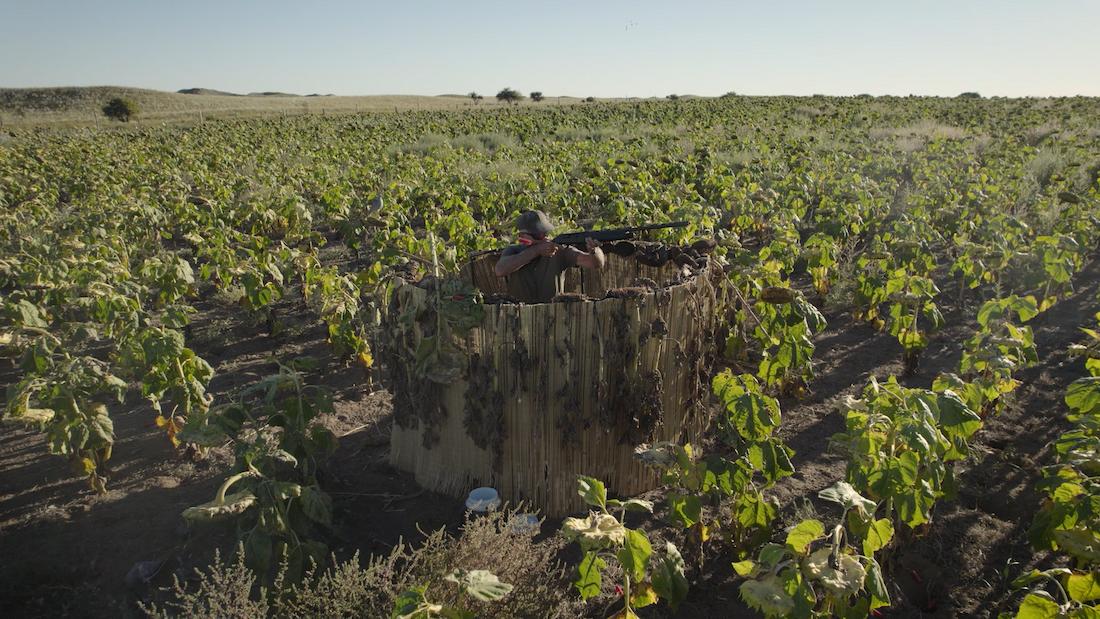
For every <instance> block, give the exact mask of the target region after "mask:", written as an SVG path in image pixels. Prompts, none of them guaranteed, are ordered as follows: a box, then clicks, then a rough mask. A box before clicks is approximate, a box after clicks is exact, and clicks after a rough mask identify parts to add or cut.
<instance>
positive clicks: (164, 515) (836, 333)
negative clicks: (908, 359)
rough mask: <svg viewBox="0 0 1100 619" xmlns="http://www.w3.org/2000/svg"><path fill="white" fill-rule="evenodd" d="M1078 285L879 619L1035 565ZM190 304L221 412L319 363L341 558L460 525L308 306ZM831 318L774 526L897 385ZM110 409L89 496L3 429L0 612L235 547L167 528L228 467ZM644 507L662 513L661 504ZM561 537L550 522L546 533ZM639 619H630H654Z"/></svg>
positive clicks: (59, 605) (95, 601) (996, 592)
mask: <svg viewBox="0 0 1100 619" xmlns="http://www.w3.org/2000/svg"><path fill="white" fill-rule="evenodd" d="M1077 281H1078V292H1077V293H1076V294H1074V295H1072V296H1071V297H1070V298H1068V299H1065V300H1063V301H1062V302H1060V303H1058V304H1057V305H1055V306H1054V307H1053V308H1052V309H1050V310H1049V311H1047V312H1046V313H1044V314H1042V315H1040V316H1039V317H1037V318H1036V319H1034V320H1033V321H1032V322H1031V323H1030V325H1031V326H1032V328H1033V329H1034V330H1035V338H1036V344H1037V347H1038V350H1039V359H1040V362H1039V364H1038V365H1036V366H1035V367H1033V368H1029V369H1027V370H1024V371H1022V372H1021V373H1020V374H1019V375H1018V377H1019V378H1020V379H1021V380H1022V381H1023V386H1022V387H1021V388H1020V390H1019V391H1018V392H1017V397H1016V399H1015V402H1014V404H1013V405H1012V406H1011V407H1010V408H1009V410H1007V411H1005V412H1004V413H1003V414H1001V415H1000V416H998V417H995V418H992V419H989V420H987V421H986V424H985V427H984V428H983V429H982V430H981V431H980V432H979V434H978V436H977V438H976V439H975V440H974V442H973V448H974V449H973V452H974V454H975V455H974V456H973V457H972V458H971V459H970V460H968V461H967V462H965V463H962V464H961V466H960V467H959V471H958V478H959V482H960V491H959V495H958V497H957V498H956V499H954V500H949V499H945V500H943V501H941V502H940V503H939V504H938V505H937V507H936V511H935V518H934V520H933V523H932V524H931V525H930V526H928V527H926V528H924V529H923V530H920V531H917V532H916V535H915V536H914V539H913V540H912V541H911V542H909V543H908V544H907V545H906V546H904V547H903V548H901V549H899V550H898V551H896V552H895V554H894V556H892V557H890V558H889V559H888V562H887V570H888V573H889V574H890V576H891V582H892V583H893V584H892V586H893V589H894V590H893V592H892V594H893V596H894V599H895V605H894V606H893V607H892V608H891V609H889V610H888V611H887V612H886V613H884V614H886V615H889V616H899V617H900V616H945V617H946V616H994V615H995V614H996V612H997V611H998V610H999V609H1003V608H1004V606H1003V605H1004V604H1006V603H1010V602H1011V601H1013V599H1014V598H1013V597H1012V593H1011V592H1010V591H1009V590H1008V587H1007V582H1008V581H1009V580H1011V578H1012V577H1013V576H1014V575H1015V574H1017V573H1019V572H1021V571H1024V570H1026V569H1030V567H1031V566H1032V564H1036V563H1040V562H1042V561H1046V560H1048V557H1046V556H1045V555H1043V554H1039V555H1036V554H1034V553H1033V552H1032V551H1031V549H1030V548H1029V547H1028V544H1027V540H1026V530H1027V527H1028V525H1029V524H1030V521H1031V516H1032V513H1033V512H1034V510H1035V508H1036V506H1037V505H1038V502H1039V497H1038V495H1036V493H1035V492H1034V490H1033V485H1034V483H1035V481H1036V480H1037V479H1038V476H1039V473H1040V472H1039V468H1038V467H1039V465H1040V464H1042V463H1045V462H1047V461H1048V460H1049V458H1048V453H1047V445H1048V443H1049V441H1050V440H1051V439H1053V438H1054V437H1055V436H1057V435H1058V434H1059V433H1060V432H1061V431H1063V430H1064V429H1065V428H1066V427H1067V424H1066V423H1065V422H1064V419H1063V413H1064V405H1063V404H1062V395H1063V394H1064V392H1065V389H1066V387H1067V386H1068V385H1069V383H1070V382H1071V381H1072V380H1074V379H1075V378H1078V377H1079V376H1081V375H1082V372H1083V370H1082V369H1081V368H1080V367H1078V366H1079V363H1078V362H1077V360H1073V359H1069V358H1067V355H1066V353H1065V350H1066V348H1067V346H1068V345H1069V344H1070V343H1073V342H1075V341H1078V340H1079V337H1078V331H1077V328H1078V327H1079V326H1081V325H1082V324H1084V323H1085V321H1087V320H1089V319H1090V318H1091V316H1092V314H1093V313H1094V312H1095V311H1096V310H1097V309H1098V308H1097V302H1096V296H1097V286H1098V282H1100V265H1098V264H1096V263H1093V264H1090V265H1089V266H1088V267H1087V268H1086V269H1085V270H1084V271H1083V272H1082V273H1080V274H1079V276H1078V278H1077ZM199 309H200V314H199V315H198V317H197V318H196V320H195V323H194V327H193V329H192V333H191V338H190V340H189V344H190V345H191V346H193V347H194V348H195V349H196V352H198V353H199V354H200V355H201V356H203V357H204V358H206V359H208V360H209V361H210V362H211V364H212V365H213V366H214V367H215V370H216V371H217V375H216V377H215V380H214V381H213V383H212V384H211V392H212V393H214V394H215V397H216V398H218V401H220V402H221V401H226V399H227V398H229V397H231V396H232V394H233V393H234V392H235V391H236V390H237V389H239V388H241V387H242V386H245V385H248V384H250V383H252V382H254V381H255V380H258V379H259V378H261V377H263V376H265V375H266V374H268V373H270V372H272V371H273V370H274V367H275V366H274V364H273V363H272V362H271V358H272V356H275V357H277V358H279V359H282V360H284V361H285V360H289V359H292V358H295V357H300V356H304V355H308V356H312V357H314V358H316V359H317V360H318V361H319V365H318V368H317V369H316V370H315V371H314V372H312V373H311V381H313V382H317V383H320V384H325V385H327V386H328V387H329V388H331V389H332V390H333V393H334V401H335V406H336V412H335V415H333V416H332V417H330V418H329V419H327V420H326V423H327V424H328V425H329V426H330V427H331V428H332V429H333V430H334V431H335V432H336V434H337V435H338V436H340V437H341V439H340V447H339V449H338V451H337V453H336V454H335V456H334V457H333V458H332V459H331V461H330V462H329V463H328V465H327V466H326V468H325V470H324V471H323V474H324V478H323V479H322V483H323V485H324V486H325V488H326V489H327V490H328V491H329V492H330V493H332V495H333V497H334V501H335V526H334V530H333V536H332V543H331V546H332V548H333V550H334V551H335V552H336V554H337V556H340V557H348V556H351V554H352V553H354V552H355V551H359V552H360V553H361V554H363V555H366V554H370V553H382V552H386V551H388V550H389V549H390V548H391V547H392V546H393V545H394V544H395V543H398V541H399V540H405V541H416V540H418V539H420V538H421V533H420V531H421V530H423V531H427V530H430V529H434V528H438V527H440V526H448V527H449V528H454V527H456V526H457V525H458V524H459V523H461V521H462V516H463V507H462V504H461V501H459V500H456V499H453V498H450V497H443V496H439V495H435V494H433V493H430V492H427V491H423V490H421V489H419V488H418V487H417V486H416V485H415V484H414V483H413V482H412V480H411V479H410V478H409V476H408V475H405V474H403V473H401V472H398V471H394V470H393V469H392V468H390V467H389V465H388V461H387V454H388V435H389V424H390V421H391V411H390V405H389V399H388V394H386V393H385V392H383V391H376V390H375V389H376V387H372V386H371V385H370V384H368V381H367V380H366V377H365V375H364V373H363V371H362V370H361V369H358V368H355V367H348V366H346V365H345V364H343V363H342V362H340V361H339V360H337V359H334V358H333V357H332V355H331V353H330V351H329V348H328V346H327V344H326V343H325V341H324V329H323V327H322V326H321V325H319V324H318V323H317V322H316V321H315V319H314V318H313V317H312V315H311V314H310V313H309V312H308V311H307V310H306V309H305V308H304V307H301V306H300V304H294V303H289V302H287V303H281V304H280V305H279V306H278V307H277V315H278V316H279V321H280V323H281V324H282V325H283V326H284V327H285V328H283V329H281V330H277V332H276V333H275V334H274V335H272V334H269V333H266V332H265V328H264V327H263V326H262V325H258V324H252V323H251V322H250V321H249V320H248V319H247V318H246V317H242V316H241V313H240V312H237V311H235V309H234V308H233V307H232V306H228V305H226V304H224V303H221V302H218V301H217V300H216V299H211V300H210V301H207V302H202V303H200V305H199ZM946 309H947V311H946V312H945V314H946V318H947V324H948V325H950V326H949V327H948V328H947V329H945V330H943V331H941V332H939V333H938V334H936V335H935V336H934V337H933V340H932V344H931V346H930V347H929V349H928V350H927V351H926V354H925V358H924V359H923V361H922V363H921V365H920V367H919V368H918V371H917V372H916V374H915V375H914V376H911V377H908V378H906V379H904V380H903V382H904V384H906V385H907V386H913V387H917V386H920V387H927V386H929V385H930V384H931V382H932V379H933V378H934V377H935V375H936V374H937V373H939V372H941V371H951V370H953V369H954V368H955V367H956V366H957V363H958V360H959V358H960V355H961V348H962V345H963V343H964V341H965V339H966V338H967V337H968V336H969V334H970V333H971V332H972V329H973V328H974V326H975V324H974V316H975V314H976V311H977V305H976V304H974V305H971V306H968V307H961V308H946ZM827 317H828V319H829V325H830V326H829V328H828V329H827V330H826V331H825V332H824V333H823V334H821V335H820V336H819V337H818V338H816V340H815V341H816V344H817V352H816V353H815V359H816V362H815V366H816V371H817V374H818V375H817V378H816V380H815V381H814V383H813V385H812V393H811V394H810V395H809V396H808V397H807V398H805V399H804V400H803V401H797V402H796V401H784V402H782V405H783V410H784V419H783V426H782V437H783V438H784V440H785V441H786V442H787V444H788V445H789V446H790V447H791V448H793V449H794V450H795V452H796V454H795V458H794V460H793V461H794V465H795V468H796V473H795V475H794V476H792V477H790V478H788V479H785V480H783V481H782V482H781V483H780V484H779V485H778V486H777V487H776V488H774V489H773V491H772V495H773V496H775V497H776V499H777V500H778V501H779V502H780V505H782V506H783V510H782V514H781V518H782V520H783V524H791V523H793V522H795V521H797V520H798V519H799V518H802V517H805V516H807V515H810V514H812V513H818V514H819V517H821V518H824V519H825V520H829V519H835V518H836V513H835V512H833V511H830V510H831V507H830V506H829V505H827V504H824V503H823V502H821V501H819V500H817V498H816V495H817V492H818V491H820V490H821V489H823V488H826V487H828V486H829V485H831V484H832V483H833V482H835V481H836V480H838V479H841V478H843V476H844V466H845V462H844V459H843V458H842V457H841V456H839V455H837V454H835V453H832V452H830V451H829V449H828V447H829V445H828V439H829V437H830V436H831V435H832V434H834V433H835V432H839V431H841V430H843V425H844V420H843V417H842V415H841V414H840V413H839V412H838V403H839V401H840V399H841V398H843V397H844V396H845V395H858V393H859V391H860V390H861V389H862V388H863V386H864V385H865V384H866V383H867V382H868V380H869V379H870V377H871V376H875V377H877V378H879V379H885V378H886V377H887V376H889V375H899V376H900V374H901V373H902V369H903V368H902V364H901V354H900V353H901V351H900V348H899V347H898V345H897V343H896V341H894V339H893V337H892V336H890V335H888V334H883V333H879V332H876V331H874V330H873V329H872V328H871V327H869V326H866V325H862V324H854V323H852V322H851V320H850V319H849V318H847V316H846V315H843V314H833V315H828V316H827ZM17 376H18V373H17V370H16V369H15V367H14V364H13V362H12V360H8V359H0V386H6V385H7V384H9V383H11V382H12V381H13V380H15V379H16V378H17ZM123 408H124V410H120V411H119V412H117V413H115V414H114V415H113V416H114V419H115V429H116V433H117V436H118V438H117V443H116V448H115V455H114V459H113V461H112V467H111V477H110V483H109V489H110V490H109V492H108V493H107V495H105V496H102V497H99V496H95V495H94V494H93V493H92V492H91V491H90V490H88V488H87V486H86V484H85V483H84V482H83V481H82V480H81V479H79V478H76V477H74V476H73V475H72V473H71V471H70V469H69V467H68V465H67V463H66V462H65V461H64V459H62V458H59V457H56V456H51V455H49V454H48V453H47V451H46V446H45V442H44V440H43V438H42V436H41V435H40V434H38V433H37V432H35V431H32V430H25V429H17V428H12V427H5V428H4V431H3V433H2V434H0V556H2V557H4V559H5V560H4V561H3V562H2V563H0V614H2V615H4V616H20V617H24V616H30V617H33V616H79V617H85V616H88V617H120V616H121V617H126V616H139V615H140V613H139V611H138V608H137V602H138V601H139V600H143V599H149V598H150V597H151V596H153V595H154V594H155V592H156V590H157V589H158V588H159V587H164V586H167V585H170V584H171V582H172V577H173V576H178V577H180V578H183V579H188V578H190V577H191V576H192V574H193V569H194V568H195V567H198V566H202V565H205V564H206V563H207V562H208V561H209V560H210V558H211V557H212V555H213V551H214V549H215V548H221V549H223V550H228V549H231V548H232V546H233V540H234V539H235V533H234V531H233V529H232V527H231V526H223V527H207V528H202V529H189V528H187V527H186V526H185V525H184V523H183V521H182V518H181V517H180V513H181V512H182V510H183V509H184V508H186V507H188V506H190V505H194V504H197V503H201V502H204V501H207V500H209V499H210V498H211V497H212V496H213V494H214V492H215V490H216V488H217V486H218V484H219V482H220V480H221V478H222V477H223V472H224V470H225V468H226V467H228V466H229V465H230V463H231V461H232V455H231V454H230V453H228V451H227V450H222V451H220V452H215V453H214V454H213V455H212V456H211V458H209V459H207V460H202V461H191V460H189V459H187V458H186V457H184V456H183V454H182V453H180V452H176V451H174V450H173V449H172V448H171V447H170V445H169V444H168V442H167V439H166V438H165V437H164V436H163V435H162V434H161V433H160V432H159V431H158V429H157V428H156V427H155V425H154V424H153V418H154V414H153V412H152V409H151V408H150V407H149V405H148V404H147V403H145V402H144V401H142V400H141V398H140V396H139V395H138V394H136V393H135V392H134V391H133V390H132V391H131V394H130V397H129V399H128V400H127V402H126V405H125V407H123ZM649 498H652V499H655V500H657V501H660V500H661V498H662V493H661V492H660V491H657V492H653V493H650V494H649ZM660 517H661V512H660V510H659V511H658V514H657V515H656V516H655V517H653V518H651V519H648V521H646V522H645V527H646V528H647V529H649V530H650V531H651V534H652V535H653V536H654V537H661V536H668V537H670V538H673V539H675V537H676V534H675V532H670V531H669V530H668V529H667V528H662V527H661V526H660V524H659V522H658V520H659V518H660ZM557 525H558V523H557V522H547V523H546V525H545V527H544V531H545V532H546V533H545V534H548V535H549V534H552V531H553V530H555V529H556V527H557ZM730 559H731V558H730V557H727V556H723V555H721V554H717V555H715V556H709V557H707V562H706V564H705V565H706V567H705V568H704V569H703V570H702V572H701V573H696V574H693V576H694V577H695V579H696V583H695V584H694V585H693V587H692V589H691V592H690V594H689V597H688V600H687V601H686V602H685V603H684V604H683V605H682V606H681V608H680V610H679V612H678V613H676V615H677V616H681V617H697V616H710V615H721V616H740V615H741V614H749V613H750V612H751V611H748V609H746V608H745V607H744V606H743V605H742V604H741V603H740V600H739V595H738V592H737V586H738V584H739V582H738V581H737V579H736V578H735V577H733V575H732V570H731V569H730V566H729V562H730ZM143 571H144V573H143ZM150 571H152V574H153V575H152V578H151V579H150V580H149V582H143V581H144V578H143V576H147V575H148V574H149V573H150ZM645 610H646V611H648V612H644V613H643V614H644V616H660V615H661V611H660V610H658V609H645Z"/></svg>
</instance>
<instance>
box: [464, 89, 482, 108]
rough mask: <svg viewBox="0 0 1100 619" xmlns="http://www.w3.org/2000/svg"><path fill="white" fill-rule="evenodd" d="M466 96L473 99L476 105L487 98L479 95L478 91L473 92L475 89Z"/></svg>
mask: <svg viewBox="0 0 1100 619" xmlns="http://www.w3.org/2000/svg"><path fill="white" fill-rule="evenodd" d="M466 96H467V97H469V98H470V99H472V100H473V102H474V105H477V104H478V102H480V101H481V100H482V99H484V98H485V97H483V96H481V95H479V94H477V93H476V92H473V91H471V92H470V94H468V95H466Z"/></svg>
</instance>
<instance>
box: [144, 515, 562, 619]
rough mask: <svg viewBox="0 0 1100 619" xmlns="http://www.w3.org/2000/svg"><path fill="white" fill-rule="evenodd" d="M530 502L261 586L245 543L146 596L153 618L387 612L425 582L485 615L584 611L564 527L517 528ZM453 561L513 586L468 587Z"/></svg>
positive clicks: (451, 601) (443, 599) (453, 602)
mask: <svg viewBox="0 0 1100 619" xmlns="http://www.w3.org/2000/svg"><path fill="white" fill-rule="evenodd" d="M522 511H523V509H522V508H511V509H506V510H500V511H497V512H493V513H491V514H489V515H487V516H482V517H477V518H475V517H472V516H468V517H467V519H466V522H465V523H464V524H463V526H462V529H461V534H460V535H458V536H451V535H448V534H447V532H446V530H445V529H439V530H437V531H434V532H432V533H430V534H428V535H427V536H426V538H425V539H424V541H423V542H422V543H421V544H420V545H419V546H417V547H413V546H412V545H411V544H404V543H398V544H397V545H396V546H395V547H394V548H393V550H391V551H390V553H389V554H386V555H380V556H372V557H370V558H369V559H367V560H366V562H365V564H362V562H361V561H360V558H359V555H358V553H356V554H355V555H354V556H352V557H351V558H350V559H348V560H346V561H333V565H332V567H329V568H327V569H319V568H314V569H312V570H309V571H308V572H307V573H306V575H305V577H304V578H303V579H302V581H301V583H299V584H297V585H290V584H289V583H287V582H286V580H285V578H284V577H283V575H284V574H285V571H286V569H285V568H286V566H285V562H284V566H283V570H282V571H281V572H280V575H279V576H278V577H276V579H275V581H274V583H273V584H272V586H271V587H270V588H268V587H264V586H261V585H260V584H259V582H258V580H257V578H256V576H255V574H254V573H253V572H252V571H251V570H249V569H248V567H247V566H246V565H245V563H244V556H243V553H242V552H241V551H240V550H238V551H237V553H236V556H235V557H234V559H233V560H231V561H224V560H222V558H221V556H220V555H215V559H214V562H213V563H211V564H210V565H209V566H207V567H206V568H204V569H200V570H196V573H195V577H194V578H193V579H192V581H191V582H190V583H184V582H180V581H179V579H176V582H175V583H174V585H173V586H172V587H168V588H165V589H163V590H162V591H161V593H162V599H163V600H164V601H162V602H160V603H159V604H157V603H152V604H149V605H142V606H141V608H142V610H143V611H144V612H145V613H146V614H147V615H148V616H150V617H211V616H217V617H226V618H229V619H236V618H241V619H244V618H246V617H247V618H250V619H251V618H254V617H273V618H279V619H281V618H284V617H285V618H287V619H289V618H291V617H388V616H390V614H391V612H392V611H393V609H394V604H395V602H396V600H397V598H398V596H400V595H401V594H402V593H403V592H405V591H408V590H410V589H413V588H415V587H422V586H427V587H428V588H429V589H430V590H431V591H433V592H434V595H435V596H436V597H433V601H435V602H437V603H440V604H444V605H448V606H457V607H460V608H463V609H464V610H467V611H469V612H471V613H473V614H474V615H475V616H477V617H576V616H579V615H580V613H581V610H582V607H581V603H580V602H579V600H578V599H577V598H576V597H575V596H574V595H572V589H571V585H570V578H569V575H568V574H567V573H566V570H565V569H564V567H563V566H562V565H561V563H559V562H558V560H557V559H556V557H557V555H558V554H559V552H560V551H561V548H562V545H563V542H562V541H561V539H560V538H559V537H557V536H553V537H551V538H550V539H548V540H546V541H542V542H536V541H535V535H536V534H537V531H532V530H529V529H528V528H526V527H517V526H516V525H515V523H516V522H517V521H518V520H519V519H517V516H519V514H520V513H521V512H522ZM455 569H464V570H475V569H480V570H489V571H491V572H492V573H493V574H495V575H496V576H497V577H498V578H500V580H501V581H502V582H505V583H509V584H511V585H513V589H512V591H511V592H510V593H509V594H508V595H506V596H505V597H504V598H503V599H501V600H498V601H495V602H488V603H486V602H478V601H476V600H472V599H470V598H468V597H462V596H460V593H459V589H458V587H457V586H456V585H455V584H454V583H451V582H449V581H447V580H446V579H445V578H444V577H445V576H446V575H447V574H449V573H451V572H452V571H453V570H455Z"/></svg>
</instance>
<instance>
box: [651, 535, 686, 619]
mask: <svg viewBox="0 0 1100 619" xmlns="http://www.w3.org/2000/svg"><path fill="white" fill-rule="evenodd" d="M684 571H685V565H684V558H683V557H682V556H680V550H679V549H678V548H676V545H675V544H673V543H672V542H667V543H666V544H665V552H664V554H663V555H662V556H661V560H660V561H658V562H657V565H656V566H654V568H653V579H652V580H653V589H654V591H656V592H657V595H659V596H661V599H663V600H665V601H666V602H668V604H669V606H671V607H672V608H673V609H675V608H676V607H677V606H679V605H680V602H683V601H684V598H686V597H687V592H688V581H687V577H686V576H685V575H684Z"/></svg>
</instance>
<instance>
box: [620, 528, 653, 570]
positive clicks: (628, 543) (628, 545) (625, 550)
mask: <svg viewBox="0 0 1100 619" xmlns="http://www.w3.org/2000/svg"><path fill="white" fill-rule="evenodd" d="M652 554H653V547H652V546H651V545H650V543H649V539H648V538H646V536H645V533H642V532H641V531H638V530H635V529H627V530H626V540H625V541H624V542H623V546H622V548H620V549H619V552H618V553H616V555H615V556H617V557H618V558H619V563H620V564H622V566H623V570H624V571H625V572H626V573H627V574H628V575H629V576H630V578H631V579H633V580H634V582H641V581H643V580H645V573H646V567H647V566H648V565H649V557H650V555H652Z"/></svg>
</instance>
